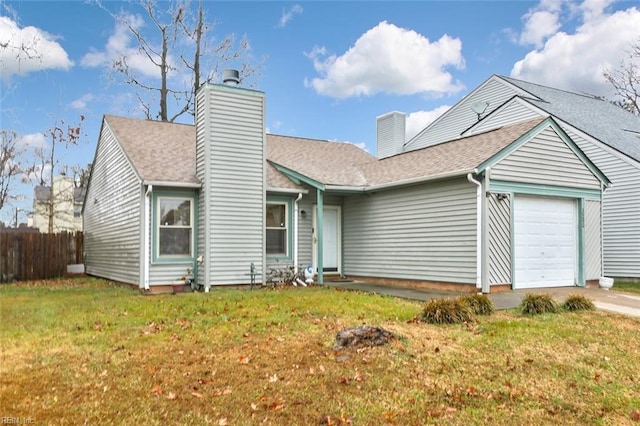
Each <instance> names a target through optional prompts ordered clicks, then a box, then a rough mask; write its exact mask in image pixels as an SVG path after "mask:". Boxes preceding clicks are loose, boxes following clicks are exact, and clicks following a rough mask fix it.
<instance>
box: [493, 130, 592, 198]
mask: <svg viewBox="0 0 640 426" xmlns="http://www.w3.org/2000/svg"><path fill="white" fill-rule="evenodd" d="M491 178H492V179H497V180H510V181H513V182H522V183H536V184H543V185H554V186H564V187H572V188H590V189H600V181H599V180H598V179H597V178H596V177H595V176H594V175H593V173H592V172H591V171H590V170H589V169H588V168H587V166H585V164H584V163H583V162H582V161H581V160H580V158H578V157H577V156H576V155H575V153H574V152H573V151H572V150H571V149H570V148H569V147H568V146H567V145H566V144H565V143H564V142H563V141H562V139H560V137H559V136H558V135H557V134H556V132H555V131H553V129H552V128H551V127H548V128H546V129H544V130H543V131H541V132H540V133H539V134H538V135H536V136H535V137H534V138H532V139H531V140H529V141H527V142H526V143H525V144H524V145H522V146H521V147H519V148H518V149H517V150H516V151H514V152H513V153H511V154H510V155H509V156H507V157H506V158H505V159H503V160H502V161H500V162H499V163H498V164H497V165H496V166H494V167H493V168H492V169H491Z"/></svg>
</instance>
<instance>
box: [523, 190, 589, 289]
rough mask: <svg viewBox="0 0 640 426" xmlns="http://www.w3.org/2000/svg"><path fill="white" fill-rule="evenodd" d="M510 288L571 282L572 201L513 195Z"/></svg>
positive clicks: (573, 267)
mask: <svg viewBox="0 0 640 426" xmlns="http://www.w3.org/2000/svg"><path fill="white" fill-rule="evenodd" d="M514 222H515V229H514V231H515V235H514V239H515V241H514V242H515V253H514V254H515V276H514V278H515V279H514V288H518V289H522V288H539V287H563V286H572V285H574V284H575V271H576V253H577V250H576V202H575V201H574V200H567V199H559V198H542V197H522V196H516V197H515V207H514Z"/></svg>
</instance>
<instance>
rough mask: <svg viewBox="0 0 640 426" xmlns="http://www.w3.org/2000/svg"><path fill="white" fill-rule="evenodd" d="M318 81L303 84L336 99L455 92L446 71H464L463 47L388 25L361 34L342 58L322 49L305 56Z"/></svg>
mask: <svg viewBox="0 0 640 426" xmlns="http://www.w3.org/2000/svg"><path fill="white" fill-rule="evenodd" d="M305 54H306V55H307V57H309V58H310V59H311V60H312V61H313V66H314V68H315V70H316V71H317V73H318V74H319V77H316V78H313V79H311V80H308V79H305V85H306V86H307V87H312V88H313V89H314V90H315V91H316V92H317V93H319V94H322V95H326V96H331V97H334V98H348V97H353V96H362V95H365V96H371V95H374V94H376V93H381V92H385V93H390V94H398V95H412V94H416V93H422V94H428V95H432V96H440V95H443V94H450V93H456V92H459V91H460V90H462V89H463V88H464V86H463V85H462V83H460V82H458V81H454V80H453V77H452V75H451V74H450V73H449V72H447V71H446V68H448V67H455V68H458V69H461V68H464V58H463V57H462V42H461V41H460V39H458V38H453V37H450V36H448V35H446V34H445V35H443V36H442V37H440V39H439V40H437V41H434V42H430V41H429V39H427V38H426V37H424V36H423V35H421V34H418V33H417V32H415V31H413V30H407V29H404V28H399V27H397V26H395V25H393V24H389V23H387V22H386V21H383V22H381V23H380V24H378V25H377V26H375V27H374V28H372V29H370V30H369V31H367V32H366V33H364V34H363V35H362V36H360V38H359V39H358V40H356V42H355V44H354V45H353V46H352V47H351V48H350V49H349V50H348V51H347V52H345V53H344V54H342V55H341V56H336V55H327V50H326V48H325V47H314V48H313V50H312V51H311V52H309V53H305Z"/></svg>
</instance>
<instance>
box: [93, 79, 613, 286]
mask: <svg viewBox="0 0 640 426" xmlns="http://www.w3.org/2000/svg"><path fill="white" fill-rule="evenodd" d="M264 107H265V94H264V93H263V92H260V91H255V90H249V89H245V88H242V87H238V86H233V85H226V84H207V85H204V86H203V87H201V88H200V90H199V91H198V92H197V109H196V120H195V125H194V126H191V125H183V124H172V123H163V122H155V121H147V120H139V119H131V118H124V117H116V116H111V115H107V116H105V117H104V120H103V123H102V128H101V132H100V137H99V140H98V145H97V148H96V154H95V159H94V162H93V169H92V173H91V178H90V181H89V185H88V189H87V196H86V200H85V205H84V212H83V213H84V216H83V217H84V229H85V232H84V235H85V244H84V247H85V251H86V257H85V267H86V271H87V273H88V274H91V275H96V276H101V277H106V278H109V279H113V280H116V281H121V282H124V283H130V284H134V285H137V286H139V287H140V288H141V289H146V290H153V289H154V288H160V287H161V286H166V285H169V284H170V283H171V282H172V281H173V280H175V279H176V278H177V277H180V276H183V275H185V271H186V270H187V269H194V273H195V279H196V281H197V282H198V284H200V285H202V286H203V287H204V288H205V291H208V290H209V289H210V288H211V287H212V286H219V285H238V284H247V283H249V279H250V278H249V271H250V265H252V264H253V265H254V266H255V269H256V270H257V271H258V276H257V279H256V281H257V282H258V283H264V282H265V273H266V272H267V271H268V270H269V269H270V268H274V267H285V266H288V265H296V266H297V265H300V266H302V267H304V266H306V265H308V264H311V265H313V266H314V269H315V270H316V271H317V277H316V281H317V282H320V283H322V282H324V280H325V278H329V277H331V276H338V277H340V276H347V277H349V278H357V279H367V280H385V281H387V280H392V281H399V282H405V283H408V282H411V283H412V284H413V285H423V286H430V287H440V288H451V287H455V288H457V289H459V290H467V291H479V290H482V291H483V292H485V293H487V292H491V291H498V290H500V289H507V288H508V289H511V288H534V287H550V286H576V285H577V286H584V285H586V284H587V283H588V282H590V281H592V280H597V279H598V278H599V277H600V276H601V275H602V252H601V232H602V227H601V213H602V210H601V200H602V196H603V191H604V189H605V188H606V187H607V186H608V185H609V183H610V182H609V179H608V178H607V177H606V176H605V175H604V174H603V173H602V172H601V171H600V170H599V169H598V167H596V166H595V165H594V164H593V163H592V161H590V160H589V158H588V157H587V156H585V155H584V153H583V152H582V151H581V150H580V149H579V148H578V147H577V145H576V143H575V142H574V141H573V139H572V138H571V137H570V136H569V135H568V134H567V133H566V132H565V131H564V130H563V129H562V127H561V126H560V125H559V124H558V122H557V121H556V120H554V119H553V118H552V117H536V118H533V119H531V120H526V121H521V122H519V123H516V124H513V125H506V126H501V127H498V128H494V129H492V130H489V131H486V132H482V133H478V134H473V135H470V136H468V137H459V138H456V139H454V140H451V141H446V142H442V143H438V144H435V145H432V146H429V147H425V148H422V149H416V150H412V151H410V152H405V153H401V154H397V155H390V156H385V158H376V157H373V156H372V155H370V154H368V153H367V152H365V151H363V150H362V149H360V148H358V147H356V146H354V145H352V144H347V143H338V142H329V141H323V140H316V139H304V138H299V137H288V136H281V135H272V134H266V132H265V124H264V117H265V110H264ZM377 125H378V152H388V151H389V150H393V149H396V148H395V147H397V146H399V145H400V146H401V145H402V144H403V143H404V119H403V117H402V116H401V115H399V114H397V113H391V114H386V115H384V116H381V117H378V123H377Z"/></svg>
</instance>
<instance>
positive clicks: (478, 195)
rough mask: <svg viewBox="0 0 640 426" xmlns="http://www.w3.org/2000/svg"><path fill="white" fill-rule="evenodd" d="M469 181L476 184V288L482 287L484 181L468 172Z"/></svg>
mask: <svg viewBox="0 0 640 426" xmlns="http://www.w3.org/2000/svg"><path fill="white" fill-rule="evenodd" d="M467 180H468V181H469V183H472V184H474V185H476V223H477V226H476V288H477V289H478V290H480V289H481V288H482V227H481V223H482V183H480V181H477V180H475V179H474V178H473V173H467Z"/></svg>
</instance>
